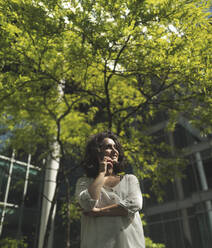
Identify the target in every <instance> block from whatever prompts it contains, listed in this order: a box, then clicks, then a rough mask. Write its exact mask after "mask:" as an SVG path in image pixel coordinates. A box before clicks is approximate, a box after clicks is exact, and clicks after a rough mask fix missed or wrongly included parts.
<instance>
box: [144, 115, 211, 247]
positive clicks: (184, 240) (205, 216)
mask: <svg viewBox="0 0 212 248" xmlns="http://www.w3.org/2000/svg"><path fill="white" fill-rule="evenodd" d="M164 127H165V125H159V124H156V125H155V126H154V128H152V130H154V131H153V133H152V135H158V138H159V139H160V140H166V141H167V142H169V143H170V146H173V149H174V150H175V149H178V151H179V150H180V151H181V152H182V156H183V157H184V158H186V161H187V163H188V165H187V166H186V168H185V170H184V176H183V177H178V176H176V177H175V180H174V182H169V183H167V185H165V186H164V192H165V195H164V201H163V202H162V203H158V202H157V201H156V198H157V197H156V196H154V195H152V193H151V192H150V190H149V188H150V185H151V182H150V181H148V180H146V181H144V182H143V188H144V191H145V192H148V193H149V194H150V198H149V199H146V200H145V206H144V212H145V216H146V221H147V226H146V235H147V236H149V237H150V238H152V239H153V240H154V242H157V243H164V244H165V245H166V248H179V247H180V248H200V247H201V248H210V247H211V244H212V202H211V201H212V139H211V138H210V137H204V138H203V137H201V136H200V134H199V132H198V130H196V129H194V128H192V127H191V126H190V125H189V122H188V121H187V120H186V119H181V120H179V124H178V125H177V128H176V130H175V132H174V133H172V134H170V133H169V134H168V133H167V132H166V131H165V128H164ZM170 135H171V138H172V142H170Z"/></svg>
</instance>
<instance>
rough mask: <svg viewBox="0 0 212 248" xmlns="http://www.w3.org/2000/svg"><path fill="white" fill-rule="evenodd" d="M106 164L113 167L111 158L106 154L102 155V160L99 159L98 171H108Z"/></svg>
mask: <svg viewBox="0 0 212 248" xmlns="http://www.w3.org/2000/svg"><path fill="white" fill-rule="evenodd" d="M108 165H109V166H110V167H113V162H112V159H111V158H110V157H108V156H104V157H103V159H102V160H100V161H99V173H104V175H105V174H106V173H107V171H108Z"/></svg>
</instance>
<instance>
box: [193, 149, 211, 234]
mask: <svg viewBox="0 0 212 248" xmlns="http://www.w3.org/2000/svg"><path fill="white" fill-rule="evenodd" d="M195 158H196V164H197V170H198V173H199V177H200V184H201V189H202V190H203V191H207V190H208V183H207V178H206V176H205V170H204V165H203V161H202V157H201V154H200V152H196V153H195ZM205 205H206V211H207V214H208V222H209V228H210V233H211V235H212V204H211V201H206V202H205Z"/></svg>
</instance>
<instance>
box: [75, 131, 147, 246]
mask: <svg viewBox="0 0 212 248" xmlns="http://www.w3.org/2000/svg"><path fill="white" fill-rule="evenodd" d="M83 167H84V169H85V173H86V176H84V177H82V178H80V179H79V180H78V182H77V185H76V197H77V199H78V201H79V204H80V205H81V207H82V211H83V214H82V219H81V246H80V247H81V248H93V247H95V248H144V247H145V244H144V234H143V227H142V223H141V219H140V215H139V210H141V208H142V194H141V191H140V186H139V182H138V180H137V178H136V177H135V176H134V175H130V174H129V175H127V174H126V175H124V176H122V175H119V172H123V171H124V155H123V150H122V146H121V144H120V142H119V140H118V138H117V137H116V136H115V135H114V134H113V133H111V132H102V133H99V134H96V135H94V136H92V137H91V139H90V140H89V141H88V143H87V147H86V152H85V159H84V161H83ZM111 217H113V218H111Z"/></svg>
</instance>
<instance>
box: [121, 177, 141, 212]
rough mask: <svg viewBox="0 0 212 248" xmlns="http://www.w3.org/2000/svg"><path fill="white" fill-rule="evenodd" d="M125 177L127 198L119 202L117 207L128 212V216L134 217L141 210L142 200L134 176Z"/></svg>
mask: <svg viewBox="0 0 212 248" xmlns="http://www.w3.org/2000/svg"><path fill="white" fill-rule="evenodd" d="M126 176H127V182H126V183H127V185H126V189H127V192H128V193H127V197H126V199H122V200H120V202H119V205H120V206H122V207H124V208H125V209H127V210H128V214H129V216H134V214H135V213H136V212H137V211H139V210H141V209H142V205H143V198H142V194H141V189H140V185H139V181H138V179H137V177H136V176H134V175H126Z"/></svg>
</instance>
